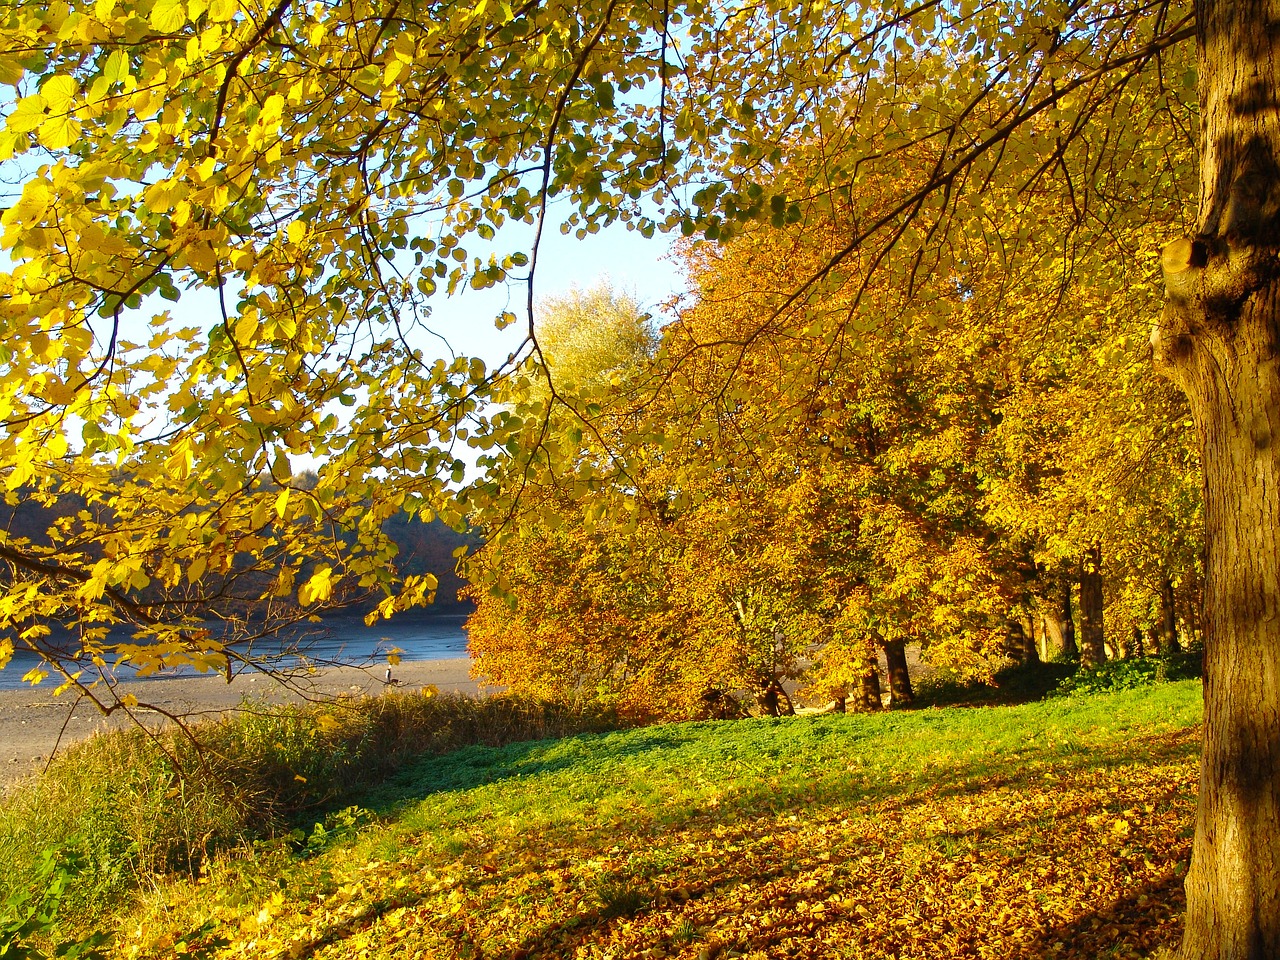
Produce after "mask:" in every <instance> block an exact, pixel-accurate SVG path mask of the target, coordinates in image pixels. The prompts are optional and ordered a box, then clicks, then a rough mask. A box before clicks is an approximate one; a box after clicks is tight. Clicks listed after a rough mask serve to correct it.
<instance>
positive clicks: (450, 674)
mask: <svg viewBox="0 0 1280 960" xmlns="http://www.w3.org/2000/svg"><path fill="white" fill-rule="evenodd" d="M470 666H471V661H470V660H468V659H467V658H465V657H463V658H460V659H457V660H420V661H415V662H403V663H400V664H398V665H397V666H396V667H395V668H394V670H393V676H394V677H395V679H396V680H398V681H399V683H398V684H397V685H396V686H397V688H398V689H400V690H418V689H421V688H422V687H424V686H426V685H428V684H434V685H435V686H436V687H437V688H438V689H439V690H440V691H441V692H446V691H456V692H459V693H477V692H479V685H478V684H477V683H476V682H475V681H474V680H472V679H471V677H470V675H469V672H468V671H469V669H470ZM385 671H386V667H385V665H383V666H380V667H377V668H372V667H371V668H367V669H365V668H360V667H326V668H322V669H318V670H316V671H315V673H314V674H311V675H305V676H296V677H292V678H289V679H288V680H286V681H283V682H282V681H279V680H275V679H272V678H270V677H267V676H263V675H246V674H241V675H239V676H237V677H235V678H234V680H233V681H232V682H231V683H227V681H226V679H225V678H223V677H214V676H207V677H176V678H174V679H171V680H141V681H132V682H125V683H121V684H119V687H118V689H119V690H120V691H121V695H123V694H126V693H131V694H133V695H134V696H136V697H137V698H138V703H139V704H140V707H139V709H138V710H137V711H136V713H137V715H138V716H139V717H141V718H143V719H144V721H146V722H150V721H151V720H154V721H155V722H156V723H163V722H166V721H165V717H164V714H172V715H175V716H181V717H186V718H189V719H191V720H198V719H201V718H204V717H212V716H217V715H219V714H222V713H225V712H226V711H228V710H234V709H236V708H238V707H241V706H242V705H250V706H252V705H254V704H268V705H269V704H280V703H302V702H304V701H309V700H310V701H314V700H324V699H331V698H334V697H339V696H360V695H363V694H378V693H382V692H384V691H385V690H386V689H387V684H386V683H385V681H384V676H385ZM55 688H56V684H54V683H53V682H52V681H49V680H46V681H45V682H44V683H42V684H41V685H40V686H38V687H34V688H29V689H24V690H0V789H3V788H4V787H5V786H7V785H8V784H10V783H12V782H13V781H15V780H17V779H19V778H21V777H24V776H26V775H27V774H29V773H34V772H36V771H38V770H40V769H41V767H43V766H44V764H45V762H46V761H47V760H48V758H49V756H50V755H51V754H53V753H54V752H55V751H56V750H57V749H59V748H60V747H61V748H65V747H66V746H67V745H69V744H72V743H75V742H76V741H77V740H82V739H84V738H85V737H88V736H90V735H92V734H94V733H96V732H99V731H105V730H114V729H119V728H121V727H125V726H128V725H129V724H130V723H131V722H132V721H131V720H130V719H129V718H128V717H127V716H124V715H123V714H120V713H117V714H115V715H113V716H110V717H104V716H103V715H102V713H101V712H100V711H99V710H98V708H97V707H96V706H95V705H94V704H92V703H90V702H88V701H87V700H84V699H81V700H79V701H77V699H76V695H75V693H74V692H67V693H64V694H62V696H59V697H55V696H53V691H54V689H55ZM147 707H151V708H155V709H147Z"/></svg>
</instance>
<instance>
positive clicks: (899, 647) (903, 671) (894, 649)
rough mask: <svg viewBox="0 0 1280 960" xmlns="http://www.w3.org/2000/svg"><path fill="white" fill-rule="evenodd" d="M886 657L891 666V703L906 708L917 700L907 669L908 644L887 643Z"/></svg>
mask: <svg viewBox="0 0 1280 960" xmlns="http://www.w3.org/2000/svg"><path fill="white" fill-rule="evenodd" d="M884 656H885V660H886V661H887V662H888V664H889V701H890V703H891V705H892V706H895V707H905V706H906V705H907V704H909V703H910V702H911V701H912V700H914V699H915V698H916V692H915V690H913V689H912V687H911V673H910V671H909V670H908V669H907V645H906V643H905V642H903V641H902V640H900V639H899V640H888V641H886V642H885V645H884Z"/></svg>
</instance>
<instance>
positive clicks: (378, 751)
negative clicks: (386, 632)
mask: <svg viewBox="0 0 1280 960" xmlns="http://www.w3.org/2000/svg"><path fill="white" fill-rule="evenodd" d="M614 725H616V722H615V721H614V720H613V719H612V718H611V717H608V716H605V715H590V714H582V713H575V712H573V711H569V710H566V709H563V708H558V707H555V706H551V705H547V704H541V703H534V702H531V701H527V700H521V699H518V698H507V697H493V698H488V699H485V700H475V699H471V698H467V697H461V696H453V695H444V696H429V695H422V694H391V695H387V696H382V697H377V698H360V699H352V700H345V701H339V702H336V703H333V704H330V705H328V706H325V707H314V706H308V707H287V708H275V709H272V710H269V711H265V712H264V711H262V710H261V709H260V708H258V709H251V708H248V707H246V709H245V710H243V711H241V712H238V713H236V714H233V715H231V716H230V717H228V718H227V719H225V720H223V721H219V722H215V723H207V724H201V725H199V726H197V727H195V728H193V730H192V733H193V736H192V737H190V738H188V737H186V736H183V735H181V734H179V733H177V732H176V731H171V732H169V733H166V734H164V735H162V736H159V737H152V736H150V735H148V734H146V733H145V732H143V731H141V730H130V731H126V732H123V733H116V734H112V735H109V736H100V737H95V738H92V739H90V740H87V741H85V742H83V743H80V744H77V745H76V746H74V747H73V748H71V749H69V750H67V751H66V752H65V753H63V754H62V755H60V756H59V757H58V758H57V760H56V761H55V762H54V763H53V764H52V765H51V767H50V769H49V770H48V771H47V772H46V773H45V774H44V775H43V776H42V777H40V778H39V779H37V780H35V781H33V782H28V783H27V784H25V785H23V786H22V787H21V788H20V789H18V790H16V791H15V792H14V793H12V794H11V795H10V796H8V797H6V798H5V799H4V801H3V802H2V803H0V863H2V864H4V865H5V874H4V883H5V886H6V887H8V889H9V890H10V891H17V894H18V895H19V896H20V899H21V898H25V899H24V900H23V902H24V903H27V904H31V903H35V902H38V901H39V898H40V897H41V896H42V893H41V891H40V888H41V886H42V885H45V886H47V885H48V883H49V882H50V881H49V879H48V873H49V864H50V857H51V856H52V857H53V861H52V862H53V863H54V864H69V865H72V866H71V867H70V868H69V869H71V870H72V872H73V874H74V876H73V877H72V879H71V881H70V882H68V883H67V885H66V889H65V890H63V891H61V894H60V900H61V905H62V912H63V913H64V915H68V916H74V917H80V918H92V917H96V916H99V915H102V914H105V913H107V912H110V911H111V910H113V909H116V908H117V907H118V905H119V904H120V903H121V902H122V901H127V899H128V898H129V897H131V896H132V895H133V893H134V892H135V891H136V890H138V889H140V888H146V887H150V886H153V885H154V884H155V883H157V882H161V881H162V880H163V878H165V877H167V876H169V875H173V874H181V875H186V876H191V877H197V876H199V874H200V871H201V870H202V869H203V868H204V866H205V864H206V863H207V862H208V861H209V859H210V858H212V857H216V856H219V855H226V854H228V853H229V852H233V851H243V850H247V849H251V848H252V845H253V844H254V843H256V842H260V841H263V840H267V839H270V838H273V837H282V836H291V837H292V838H293V839H292V841H291V842H292V843H293V844H294V845H295V846H298V845H305V841H306V838H307V835H308V834H311V835H314V833H315V831H314V830H312V825H313V823H314V822H315V821H316V820H317V819H323V817H324V816H325V814H326V813H328V812H329V811H333V810H335V809H340V808H341V807H342V806H343V805H344V804H347V803H349V802H350V801H351V800H352V798H354V797H357V796H360V795H362V793H363V791H365V790H368V789H369V788H370V787H371V786H374V785H377V784H379V783H381V782H383V781H384V780H385V779H386V777H387V776H389V775H390V774H392V773H393V772H394V771H395V770H397V769H399V768H400V767H401V766H403V765H404V764H405V763H407V762H409V761H410V760H416V759H420V758H421V757H422V756H424V755H427V756H430V755H435V754H441V753H446V752H448V751H451V750H456V749H458V748H460V747H463V746H467V745H471V744H492V745H499V744H505V743H509V742H512V741H527V740H531V739H536V738H546V737H557V736H563V735H565V734H569V733H575V732H580V731H582V730H600V729H604V728H607V727H609V726H614ZM299 827H303V828H306V833H304V834H302V835H301V837H300V836H299V834H298V832H297V831H298V828H299ZM65 872H66V871H65V870H64V871H62V872H58V871H55V873H54V876H55V877H56V876H61V875H62V873H65ZM0 889H2V888H0ZM5 899H6V897H5V896H3V895H0V901H4V900H5ZM10 912H12V911H10ZM3 919H4V918H3V916H2V915H0V923H3ZM2 947H3V942H2V941H0V948H2Z"/></svg>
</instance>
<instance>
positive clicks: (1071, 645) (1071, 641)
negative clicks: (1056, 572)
mask: <svg viewBox="0 0 1280 960" xmlns="http://www.w3.org/2000/svg"><path fill="white" fill-rule="evenodd" d="M1062 656H1063V657H1064V658H1065V659H1067V660H1077V659H1079V657H1080V648H1079V647H1077V646H1076V616H1075V613H1074V612H1072V610H1071V580H1070V579H1069V578H1064V579H1063V581H1062Z"/></svg>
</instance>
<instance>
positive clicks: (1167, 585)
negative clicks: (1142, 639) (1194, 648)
mask: <svg viewBox="0 0 1280 960" xmlns="http://www.w3.org/2000/svg"><path fill="white" fill-rule="evenodd" d="M1180 649H1182V648H1181V647H1179V646H1178V608H1177V606H1176V605H1175V603H1174V596H1173V581H1172V580H1170V579H1169V578H1168V577H1165V578H1164V580H1162V581H1161V582H1160V654H1161V655H1162V656H1166V657H1167V656H1169V655H1170V654H1174V653H1177V652H1178V651H1179V650H1180Z"/></svg>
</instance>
